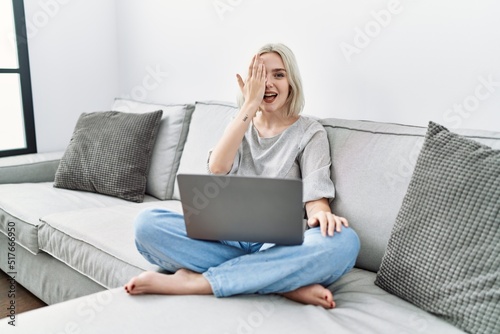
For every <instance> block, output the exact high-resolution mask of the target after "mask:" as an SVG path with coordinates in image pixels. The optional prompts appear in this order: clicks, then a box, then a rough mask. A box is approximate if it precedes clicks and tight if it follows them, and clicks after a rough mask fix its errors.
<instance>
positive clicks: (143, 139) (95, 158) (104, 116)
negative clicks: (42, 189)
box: [54, 110, 162, 202]
mask: <svg viewBox="0 0 500 334" xmlns="http://www.w3.org/2000/svg"><path fill="white" fill-rule="evenodd" d="M161 116H162V111H161V110H158V111H155V112H150V113H145V114H132V113H123V112H118V111H106V112H94V113H84V114H82V115H81V116H80V118H79V119H78V122H77V124H76V127H75V130H74V132H73V137H72V138H71V141H70V144H69V145H68V147H67V149H66V151H65V153H64V156H63V157H62V159H61V163H60V164H59V167H58V169H57V172H56V176H55V180H54V187H57V188H66V189H74V190H84V191H90V192H96V193H101V194H105V195H110V196H115V197H119V198H123V199H126V200H129V201H133V202H142V201H143V200H144V193H145V189H146V181H147V173H148V168H149V163H150V160H151V152H152V150H153V146H154V143H155V139H156V134H157V132H158V126H159V124H160V120H161Z"/></svg>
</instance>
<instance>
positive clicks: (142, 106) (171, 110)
mask: <svg viewBox="0 0 500 334" xmlns="http://www.w3.org/2000/svg"><path fill="white" fill-rule="evenodd" d="M112 110H117V111H122V112H133V113H145V112H151V111H154V110H163V116H162V119H161V122H160V128H159V129H158V134H157V137H156V142H155V145H154V147H153V154H152V156H151V163H150V166H149V172H148V180H147V184H146V194H149V195H152V196H154V197H156V198H158V199H161V200H167V199H171V198H172V194H173V192H174V184H175V175H176V172H177V169H178V168H179V162H180V159H181V155H182V151H183V148H184V143H185V141H186V136H187V133H188V129H189V121H190V119H191V114H192V113H193V110H194V105H193V104H167V105H163V104H152V103H146V102H138V101H133V100H128V99H119V98H117V99H115V101H114V103H113V106H112Z"/></svg>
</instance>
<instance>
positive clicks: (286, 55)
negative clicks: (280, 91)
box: [238, 43, 305, 117]
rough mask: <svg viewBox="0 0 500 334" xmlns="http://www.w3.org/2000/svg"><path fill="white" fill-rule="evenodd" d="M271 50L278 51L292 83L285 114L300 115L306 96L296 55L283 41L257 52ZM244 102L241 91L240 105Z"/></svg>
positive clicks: (261, 52)
mask: <svg viewBox="0 0 500 334" xmlns="http://www.w3.org/2000/svg"><path fill="white" fill-rule="evenodd" d="M269 52H274V53H277V54H278V55H279V56H280V57H281V60H282V61H283V65H284V66H285V70H286V73H287V79H288V83H289V85H290V91H289V93H288V97H287V99H286V102H285V103H286V105H288V108H287V110H286V111H285V115H284V116H286V117H293V116H298V115H299V114H300V113H301V112H302V109H304V104H305V98H304V92H303V90H302V78H301V77H300V72H299V67H298V65H297V61H296V59H295V55H294V54H293V52H292V50H290V48H288V47H287V46H286V45H284V44H281V43H270V44H266V45H264V46H262V47H261V48H260V49H259V51H258V52H257V54H259V55H261V54H264V53H269ZM243 102H244V98H243V95H242V94H241V93H240V95H239V98H238V105H239V106H240V107H241V106H242V105H243Z"/></svg>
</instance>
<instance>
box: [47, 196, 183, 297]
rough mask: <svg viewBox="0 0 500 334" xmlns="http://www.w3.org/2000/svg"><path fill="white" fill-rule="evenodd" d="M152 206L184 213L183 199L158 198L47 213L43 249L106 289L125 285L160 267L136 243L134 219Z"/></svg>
mask: <svg viewBox="0 0 500 334" xmlns="http://www.w3.org/2000/svg"><path fill="white" fill-rule="evenodd" d="M151 206H154V207H162V208H168V209H171V210H176V211H177V212H182V211H181V210H182V209H181V205H180V202H179V201H157V202H149V203H127V204H126V205H116V206H108V207H105V208H89V209H81V210H74V211H66V212H60V213H53V214H49V215H45V216H43V217H42V218H41V219H40V220H41V221H42V222H43V224H41V225H40V226H39V233H38V243H39V245H40V249H41V250H42V251H44V252H46V253H48V254H50V255H52V256H53V257H54V258H56V259H58V260H59V261H61V262H63V263H66V264H67V265H68V266H70V267H71V268H73V269H75V270H76V271H78V272H80V273H82V274H83V275H85V276H87V277H89V278H90V279H92V280H93V281H95V282H97V283H99V284H100V285H102V286H103V287H105V288H115V287H119V286H123V285H124V284H125V283H127V282H128V281H129V280H130V278H132V277H133V276H136V275H138V274H139V273H141V272H142V271H144V270H158V269H159V268H158V267H156V266H154V265H152V264H150V263H149V262H147V261H146V260H145V259H144V258H143V257H142V256H141V255H140V254H139V252H138V251H137V249H136V247H135V243H134V228H133V222H134V219H135V217H136V216H137V215H138V214H139V212H140V211H141V210H143V209H144V208H146V207H151Z"/></svg>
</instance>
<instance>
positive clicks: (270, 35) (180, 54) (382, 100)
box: [117, 0, 500, 130]
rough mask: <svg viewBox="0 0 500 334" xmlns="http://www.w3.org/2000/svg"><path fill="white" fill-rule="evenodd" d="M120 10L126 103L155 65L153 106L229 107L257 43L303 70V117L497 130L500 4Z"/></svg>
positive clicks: (155, 0) (200, 3)
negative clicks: (292, 56) (159, 78)
mask: <svg viewBox="0 0 500 334" xmlns="http://www.w3.org/2000/svg"><path fill="white" fill-rule="evenodd" d="M117 9H118V11H117V13H118V15H117V17H118V32H119V48H120V52H119V54H120V56H119V59H120V90H121V92H122V93H125V94H126V93H127V92H128V93H130V92H132V91H133V87H134V85H137V84H138V83H140V82H141V80H142V78H143V77H144V75H145V70H144V69H145V67H147V66H150V67H154V66H159V67H160V68H161V69H163V71H164V72H168V76H167V75H165V78H164V79H165V80H164V82H162V84H161V85H159V86H158V87H157V88H156V89H155V90H152V91H150V92H148V94H147V96H146V97H147V99H149V100H155V101H168V102H179V101H193V100H203V99H219V100H234V96H235V94H236V91H237V86H236V81H235V79H234V76H235V73H237V72H239V73H242V74H246V66H247V63H248V61H249V59H250V58H251V56H252V54H253V53H254V52H255V51H256V50H257V49H258V47H260V46H261V45H262V44H264V43H266V42H283V43H285V44H287V45H289V46H290V47H291V48H292V49H293V50H294V52H295V53H296V56H297V58H298V61H299V66H300V67H301V72H302V76H303V79H304V86H305V87H304V88H305V91H306V99H307V102H306V110H305V113H308V114H314V115H317V116H320V117H340V118H350V119H369V120H377V121H389V122H397V123H409V124H415V125H423V126H425V125H427V123H428V121H429V120H433V121H436V122H439V123H441V124H443V125H445V126H448V127H449V128H455V127H469V128H482V129H492V130H500V20H498V17H499V16H500V3H499V2H498V1H494V0H477V1H470V0H440V1H435V0H419V1H417V0H400V1H398V0H383V1H380V0H376V1H373V0H358V1H346V0H344V1H341V0H336V1H331V0H309V1H305V0H282V1H278V0H275V1H265V0H252V1H249V0H190V1H182V2H181V1H162V0H147V1H137V0H124V1H118V2H117ZM360 31H361V32H360ZM485 82H490V83H489V84H488V83H486V84H485Z"/></svg>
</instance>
